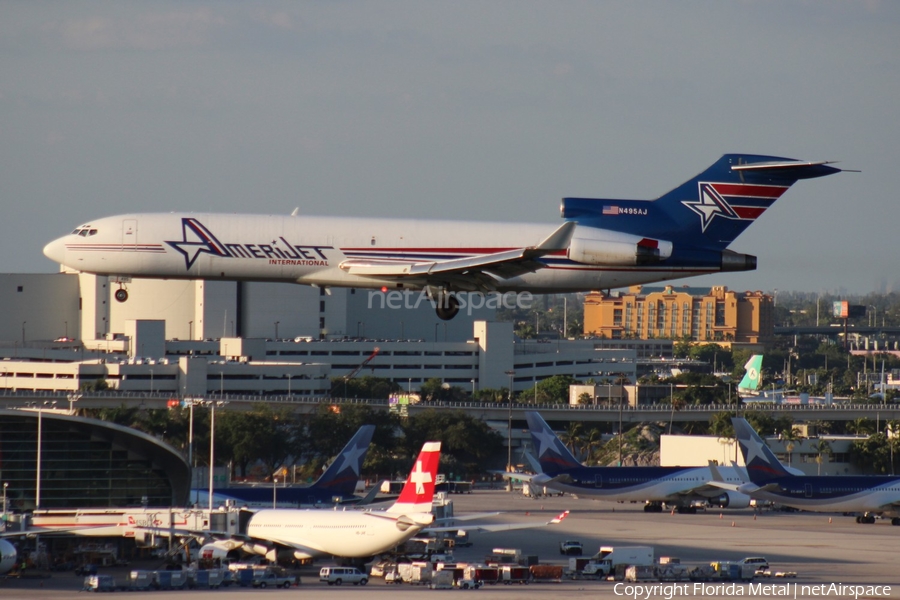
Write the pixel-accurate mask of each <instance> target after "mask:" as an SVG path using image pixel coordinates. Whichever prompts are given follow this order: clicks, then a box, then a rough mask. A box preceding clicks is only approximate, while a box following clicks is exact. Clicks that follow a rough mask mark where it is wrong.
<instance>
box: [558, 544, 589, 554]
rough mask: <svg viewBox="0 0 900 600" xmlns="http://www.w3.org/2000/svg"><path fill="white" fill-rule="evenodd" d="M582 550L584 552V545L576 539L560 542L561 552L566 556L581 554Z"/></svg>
mask: <svg viewBox="0 0 900 600" xmlns="http://www.w3.org/2000/svg"><path fill="white" fill-rule="evenodd" d="M582 552H584V546H582V545H581V542H576V541H575V540H566V541H565V542H560V543H559V553H560V554H564V555H566V556H581V553H582Z"/></svg>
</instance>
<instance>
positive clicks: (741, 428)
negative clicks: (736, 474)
mask: <svg viewBox="0 0 900 600" xmlns="http://www.w3.org/2000/svg"><path fill="white" fill-rule="evenodd" d="M731 424H732V425H734V434H735V436H736V437H737V441H738V445H739V446H740V448H741V454H743V456H744V463H745V464H746V465H747V476H748V477H750V481H752V482H753V483H755V484H757V485H763V484H765V483H766V482H767V481H769V480H771V479H776V478H778V477H792V476H793V475H792V474H791V473H790V472H788V470H787V469H785V468H784V465H782V464H781V461H779V460H778V458H777V457H776V456H775V455H774V454H773V453H772V451H771V450H769V447H768V446H766V443H765V442H764V441H763V439H762V438H761V437H759V435H757V433H756V431H754V429H753V427H752V426H751V425H750V423H748V422H747V420H746V419H742V418H739V417H735V418H733V419H731Z"/></svg>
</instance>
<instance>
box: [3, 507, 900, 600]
mask: <svg viewBox="0 0 900 600" xmlns="http://www.w3.org/2000/svg"><path fill="white" fill-rule="evenodd" d="M452 499H453V501H454V506H455V509H456V514H457V515H463V514H465V513H469V512H483V511H490V510H494V509H496V508H497V507H502V509H503V510H505V511H506V512H505V513H504V514H503V515H500V516H498V517H494V518H493V519H492V520H496V521H497V522H501V521H503V522H507V521H509V522H521V521H538V522H543V521H546V520H549V519H550V518H551V517H553V516H555V515H556V514H557V513H558V512H560V511H562V510H565V509H569V510H571V514H570V516H569V517H568V518H567V519H566V520H564V521H563V522H562V523H561V524H560V525H557V526H551V527H543V528H539V529H528V530H519V531H509V532H500V533H493V534H487V533H482V534H478V533H473V534H472V535H471V540H472V542H473V545H472V547H471V548H465V549H459V550H457V552H456V559H457V560H459V561H478V560H483V557H484V556H485V555H486V554H488V553H490V552H491V549H492V548H496V547H502V548H518V549H521V550H522V552H523V554H525V555H537V556H538V557H539V558H540V560H541V562H542V563H549V564H560V565H562V564H567V562H568V561H567V559H566V558H565V557H562V556H560V555H559V551H558V548H559V542H560V541H562V540H567V539H575V540H579V541H581V542H582V543H583V544H584V546H585V549H586V553H587V552H589V551H596V550H597V549H598V548H599V547H600V546H601V545H603V546H616V545H619V546H627V545H648V546H653V547H654V550H655V556H656V557H660V556H676V557H679V558H680V559H681V561H682V562H683V563H685V564H687V565H688V566H691V567H692V566H698V565H703V564H707V563H709V562H711V561H715V560H739V559H741V558H743V557H745V556H763V557H765V558H767V559H768V561H769V563H770V565H771V568H772V570H773V571H792V572H796V573H797V578H796V579H789V580H783V581H782V580H775V579H771V580H768V579H762V580H757V583H759V582H765V583H778V582H780V583H784V582H789V583H791V584H794V583H796V584H797V585H798V586H801V585H817V584H831V583H842V584H846V585H862V586H873V585H890V586H892V589H891V594H890V597H894V598H897V597H900V571H898V569H897V565H896V551H897V549H898V547H900V539H898V536H900V527H892V526H891V525H890V524H889V523H888V522H884V521H879V522H877V523H876V524H874V525H858V524H856V523H855V522H854V519H853V518H851V517H845V516H841V515H837V514H819V513H783V512H761V513H759V514H756V513H754V511H752V510H751V509H742V510H732V511H728V510H713V511H707V512H706V513H701V514H696V515H671V514H668V513H662V514H647V513H644V512H643V510H642V507H641V506H640V505H637V504H616V503H607V502H595V501H591V500H579V499H575V498H572V497H569V496H565V497H554V498H544V499H529V498H525V497H523V496H522V495H521V493H520V492H514V493H507V492H503V491H499V490H494V491H476V492H475V493H473V494H471V495H462V496H452ZM470 524H471V522H470ZM322 564H327V562H321V563H318V564H317V565H316V566H315V567H313V568H307V569H305V570H303V571H302V572H301V579H302V584H301V587H300V589H299V590H298V589H296V588H294V589H291V590H277V591H276V590H266V591H264V592H263V591H254V592H253V597H254V598H257V597H262V596H266V597H268V596H273V597H279V598H286V597H289V596H290V597H296V596H297V595H298V594H300V593H303V594H305V595H310V594H312V595H313V596H314V597H317V598H318V597H327V598H335V599H337V598H351V597H353V598H359V597H366V598H373V597H383V598H385V599H390V600H394V599H395V598H396V597H405V598H418V597H421V596H423V595H426V596H431V595H432V594H438V593H439V592H433V593H432V592H426V591H425V590H424V589H423V588H421V587H412V586H407V585H403V586H388V585H385V584H384V583H383V582H382V581H380V580H379V579H374V578H373V580H372V581H371V582H370V583H369V585H368V586H366V587H365V588H359V587H344V588H333V587H327V586H326V585H325V584H321V583H319V582H318V576H317V573H318V566H320V565H322ZM126 574H127V572H126V571H121V575H126ZM81 583H82V580H81V579H80V578H76V577H74V576H73V575H71V574H69V573H66V574H54V576H53V577H52V578H50V579H45V580H22V581H7V582H2V581H0V597H2V598H4V600H6V598H10V599H16V600H19V599H23V600H24V599H37V598H41V599H50V600H55V599H63V598H71V597H73V595H74V593H75V592H77V591H78V590H80V589H81ZM739 587H740V589H742V590H743V591H742V592H733V591H732V592H728V591H724V590H719V591H717V590H710V589H705V590H703V592H704V593H703V594H701V593H699V591H697V590H695V589H693V588H690V589H688V590H687V593H686V594H682V595H684V596H686V597H698V598H699V597H700V596H701V595H702V597H703V598H728V597H732V596H734V595H737V594H738V593H741V594H743V595H750V593H751V592H750V588H749V587H747V586H746V585H741V586H739ZM617 589H618V591H619V592H620V593H621V592H622V588H621V587H620V588H615V587H614V583H612V582H596V581H565V582H563V583H554V584H551V583H547V584H532V585H529V586H512V587H505V586H497V587H493V588H492V587H488V588H485V589H482V590H479V591H477V592H472V593H473V594H476V596H477V597H479V598H506V599H513V598H515V599H518V598H546V597H551V596H552V597H583V598H596V597H609V598H615V597H622V596H620V595H619V596H617V594H616V590H617ZM147 593H152V594H153V596H154V597H156V596H157V595H159V594H163V595H164V597H166V598H172V599H179V600H180V599H182V598H191V599H202V600H206V599H211V598H219V597H223V596H224V597H246V595H247V594H248V590H246V589H241V588H230V589H227V590H219V591H208V592H201V591H190V592H147ZM460 593H462V592H453V593H452V595H453V596H454V597H455V595H456V594H460ZM234 594H239V596H235V595H234ZM756 595H760V594H756ZM789 595H790V596H793V592H792V591H791V593H790V594H789ZM817 595H823V596H824V595H825V594H807V595H805V596H804V595H802V594H799V592H798V596H797V597H807V598H811V597H817ZM772 596H773V594H763V595H762V597H772ZM105 597H108V598H119V597H121V598H126V597H127V598H135V597H137V596H135V593H134V592H129V593H113V594H106V595H105ZM435 597H436V596H435ZM649 597H650V598H663V597H665V596H664V595H663V594H659V593H656V594H651V595H650V596H649ZM830 597H833V598H847V597H851V598H852V597H853V596H852V595H850V596H848V595H847V594H837V595H835V594H830ZM866 597H870V598H872V597H883V596H876V595H871V594H870V595H867V596H866Z"/></svg>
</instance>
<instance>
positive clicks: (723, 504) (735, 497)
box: [709, 492, 750, 508]
mask: <svg viewBox="0 0 900 600" xmlns="http://www.w3.org/2000/svg"><path fill="white" fill-rule="evenodd" d="M709 503H710V505H712V506H718V507H719V508H747V507H748V506H750V496H748V495H747V494H742V493H740V492H725V493H723V494H722V495H721V496H716V497H715V498H710V499H709Z"/></svg>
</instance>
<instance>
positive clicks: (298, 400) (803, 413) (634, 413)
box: [0, 392, 900, 423]
mask: <svg viewBox="0 0 900 600" xmlns="http://www.w3.org/2000/svg"><path fill="white" fill-rule="evenodd" d="M77 397H78V399H77V400H76V401H74V402H72V406H74V407H75V408H79V409H80V408H110V407H119V406H125V407H128V408H144V409H148V410H149V409H165V408H167V406H168V402H169V401H170V400H172V399H173V396H172V394H166V393H155V394H152V393H147V392H94V393H83V394H78V395H77ZM71 398H72V395H71V394H65V393H49V392H36V393H28V392H14V393H10V392H5V393H4V392H0V408H24V407H32V408H37V407H38V406H40V407H42V408H44V409H55V410H68V408H69V406H70V399H71ZM175 399H177V398H175ZM204 399H205V400H214V401H219V402H224V403H225V404H224V406H223V408H225V409H227V410H253V408H254V407H257V406H259V405H260V404H267V405H269V406H272V407H289V408H291V409H292V410H294V411H296V412H299V413H314V412H316V411H317V410H318V408H319V406H320V405H322V404H363V405H367V406H372V407H373V408H381V409H385V410H387V409H388V408H389V404H388V402H387V401H386V400H366V399H358V398H321V397H305V396H296V395H292V396H259V395H236V394H224V395H220V394H210V395H208V396H206V397H204ZM744 408H745V409H750V410H763V411H765V412H767V413H769V414H771V415H772V416H775V417H780V416H790V417H791V418H792V419H793V420H794V422H805V421H816V420H819V421H853V420H855V419H858V418H860V417H865V418H868V419H872V420H874V421H878V422H880V421H886V420H894V419H900V405H897V404H845V403H839V404H832V405H818V404H810V405H800V404H778V405H775V404H773V405H765V406H760V405H754V406H752V407H748V406H745V407H744ZM429 409H436V410H462V411H463V412H465V413H467V414H469V415H470V416H472V417H475V418H478V419H482V420H486V421H505V420H506V419H508V418H509V416H510V413H511V415H512V418H514V419H516V420H522V419H524V418H525V416H524V413H525V411H530V410H536V411H539V412H540V413H541V415H542V416H543V417H544V419H545V420H547V421H554V422H559V421H563V422H566V421H581V422H591V423H598V422H602V423H614V422H616V423H617V422H618V421H619V419H620V418H621V420H622V421H623V422H625V423H640V422H645V421H670V420H672V421H675V422H688V421H709V419H710V417H712V416H713V415H715V414H717V413H720V412H722V411H729V410H732V411H733V410H735V406H734V405H733V404H717V405H700V406H693V405H688V406H685V407H683V408H680V409H678V410H675V411H673V410H672V405H671V404H641V405H639V406H638V407H636V408H634V407H631V406H627V405H622V406H617V405H612V406H608V405H578V406H570V405H568V404H531V403H519V402H514V403H513V404H512V406H510V405H509V404H507V403H492V402H422V403H419V404H410V405H407V406H406V407H405V409H404V410H405V411H406V413H407V414H409V415H415V414H416V413H419V412H421V411H424V410H429Z"/></svg>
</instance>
